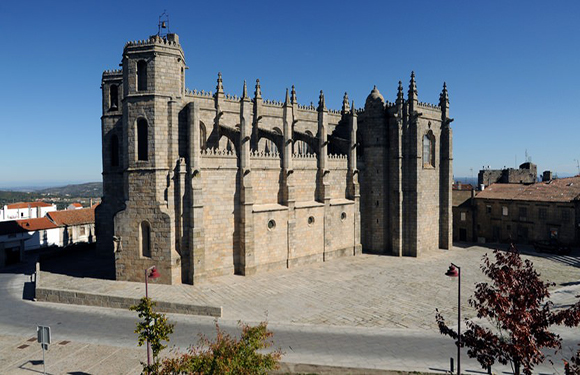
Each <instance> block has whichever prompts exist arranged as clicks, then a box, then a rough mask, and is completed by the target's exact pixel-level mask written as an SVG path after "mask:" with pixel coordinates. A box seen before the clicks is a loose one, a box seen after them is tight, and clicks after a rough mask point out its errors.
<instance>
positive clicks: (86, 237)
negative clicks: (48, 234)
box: [47, 206, 96, 246]
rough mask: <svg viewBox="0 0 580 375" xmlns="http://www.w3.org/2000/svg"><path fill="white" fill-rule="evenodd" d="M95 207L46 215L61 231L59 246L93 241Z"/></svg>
mask: <svg viewBox="0 0 580 375" xmlns="http://www.w3.org/2000/svg"><path fill="white" fill-rule="evenodd" d="M95 207H96V206H93V207H91V208H81V209H78V210H64V211H54V212H49V213H48V215H47V216H48V218H49V219H50V220H51V221H52V222H53V223H55V224H56V225H58V226H59V227H60V228H61V229H62V230H61V237H60V246H68V245H72V244H73V243H77V242H94V241H95Z"/></svg>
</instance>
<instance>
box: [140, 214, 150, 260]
mask: <svg viewBox="0 0 580 375" xmlns="http://www.w3.org/2000/svg"><path fill="white" fill-rule="evenodd" d="M139 242H140V244H141V256H144V257H147V258H151V225H150V224H149V223H148V222H146V221H142V222H141V225H140V228H139Z"/></svg>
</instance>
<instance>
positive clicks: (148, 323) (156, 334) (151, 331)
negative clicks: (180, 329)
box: [129, 297, 174, 374]
mask: <svg viewBox="0 0 580 375" xmlns="http://www.w3.org/2000/svg"><path fill="white" fill-rule="evenodd" d="M155 305H156V303H155V302H154V301H152V300H151V298H147V297H143V298H141V300H140V302H139V304H138V305H135V306H131V307H130V308H129V310H131V311H137V312H138V313H139V318H140V319H141V321H140V322H137V328H135V333H138V334H139V338H138V340H139V341H138V345H139V346H143V344H144V343H146V342H149V344H150V345H151V351H152V352H153V363H152V364H151V366H148V365H147V364H146V363H142V364H143V373H145V374H149V373H152V374H157V372H158V368H159V353H161V351H162V350H163V349H165V348H166V347H167V345H163V344H162V343H161V342H162V341H167V342H168V341H169V335H170V334H172V333H173V327H174V325H173V324H170V323H168V322H167V317H166V316H165V314H160V313H156V312H154V311H153V307H155ZM147 350H149V349H147Z"/></svg>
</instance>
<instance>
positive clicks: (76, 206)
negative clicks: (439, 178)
mask: <svg viewBox="0 0 580 375" xmlns="http://www.w3.org/2000/svg"><path fill="white" fill-rule="evenodd" d="M81 208H83V205H82V204H80V203H71V204H69V205H68V207H67V208H66V209H67V210H79V209H81Z"/></svg>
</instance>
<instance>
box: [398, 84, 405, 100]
mask: <svg viewBox="0 0 580 375" xmlns="http://www.w3.org/2000/svg"><path fill="white" fill-rule="evenodd" d="M403 100H405V97H404V95H403V82H401V81H399V88H398V90H397V102H401V103H402V102H403Z"/></svg>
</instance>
